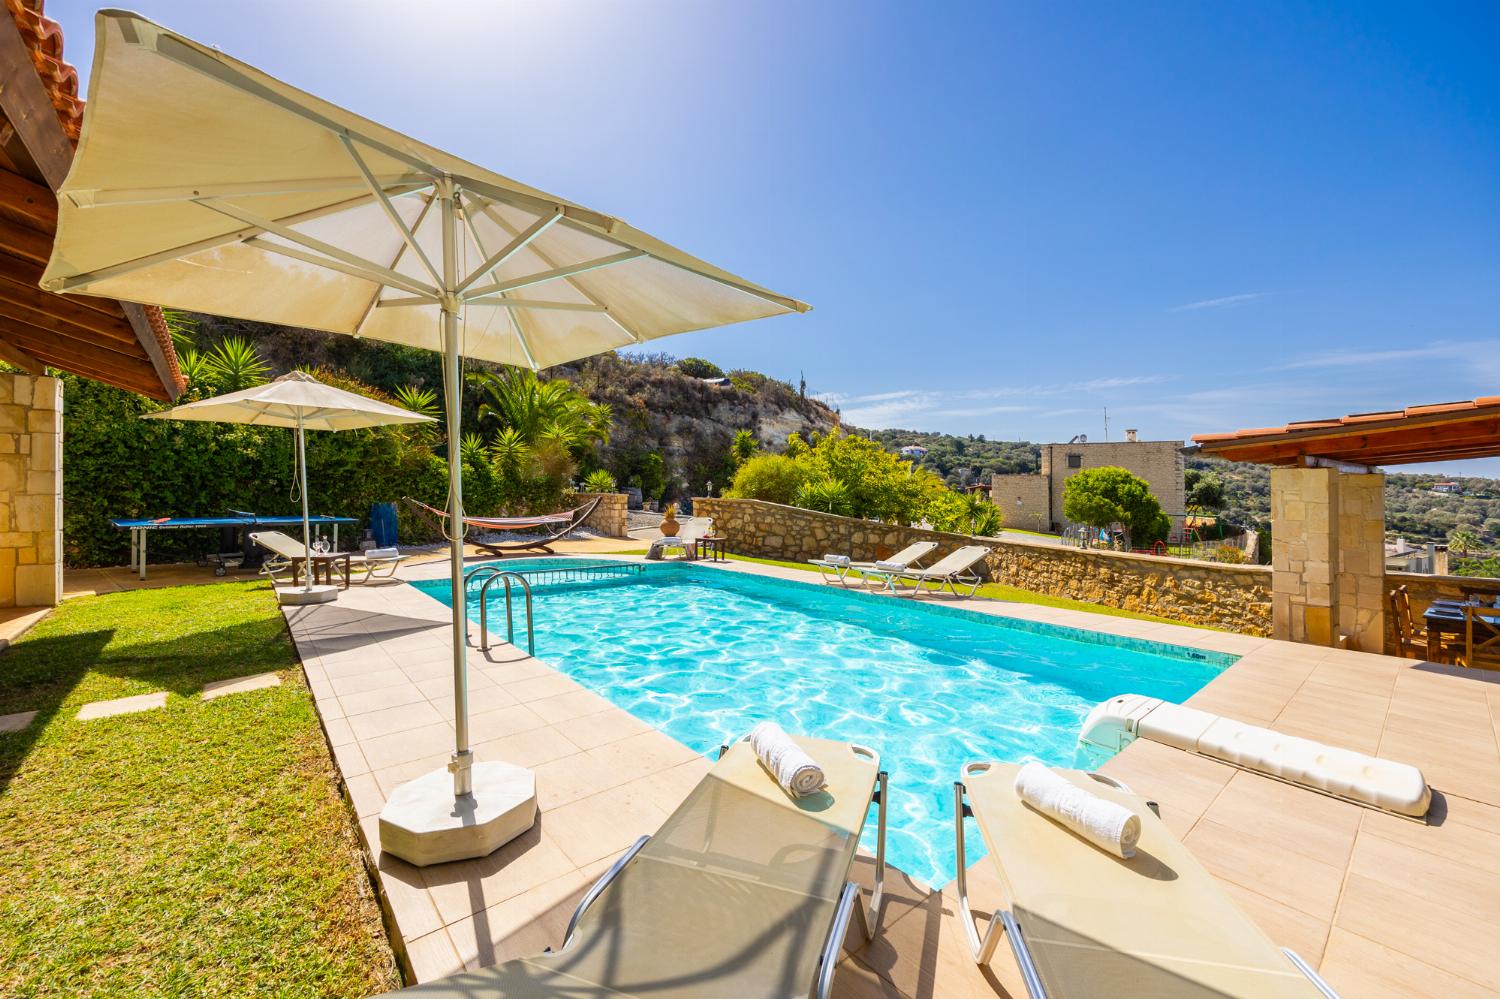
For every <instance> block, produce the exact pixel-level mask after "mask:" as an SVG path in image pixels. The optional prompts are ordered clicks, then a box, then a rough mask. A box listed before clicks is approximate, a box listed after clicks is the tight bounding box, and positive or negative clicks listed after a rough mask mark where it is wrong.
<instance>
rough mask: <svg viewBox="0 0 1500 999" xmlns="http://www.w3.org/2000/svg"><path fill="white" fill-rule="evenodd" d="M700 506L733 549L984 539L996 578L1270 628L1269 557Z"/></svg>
mask: <svg viewBox="0 0 1500 999" xmlns="http://www.w3.org/2000/svg"><path fill="white" fill-rule="evenodd" d="M698 504H702V506H699V505H698ZM693 509H694V512H695V513H697V514H699V515H701V516H708V517H712V518H713V519H714V529H715V530H716V531H717V532H718V533H720V534H723V535H724V536H726V537H727V538H728V548H729V550H730V551H731V552H734V553H737V554H741V555H753V556H756V557H759V558H774V559H782V560H786V561H793V562H801V561H805V560H806V559H810V558H817V557H819V556H820V555H823V554H825V553H826V554H834V555H843V554H847V555H849V556H851V557H853V558H854V559H856V560H865V561H868V560H871V559H875V558H881V557H884V556H886V555H889V554H890V553H891V552H894V551H897V550H899V549H901V548H904V547H906V546H907V545H908V544H910V543H912V542H913V541H924V540H930V541H936V542H937V543H938V549H937V551H936V552H934V553H933V556H932V559H931V560H929V562H928V564H929V565H930V564H931V563H932V561H935V560H936V559H938V558H941V557H942V556H943V555H945V554H947V553H948V552H950V551H952V550H954V549H955V548H959V547H961V546H963V545H968V544H983V545H988V546H989V547H991V548H993V549H994V551H993V552H992V553H991V554H990V556H989V557H988V558H987V559H986V562H985V564H984V565H983V568H982V571H981V574H982V575H985V576H986V577H987V578H989V579H991V580H993V581H994V582H997V583H1004V584H1007V585H1010V586H1017V587H1020V588H1022V589H1025V590H1030V591H1032V592H1035V593H1043V594H1047V595H1050V596H1058V597H1068V598H1071V599H1074V600H1085V601H1088V602H1090V603H1096V604H1100V605H1103V606H1108V607H1119V608H1122V609H1124V610H1131V611H1139V612H1141V613H1145V614H1154V615H1157V616H1159V617H1165V618H1170V619H1172V620H1176V621H1184V622H1187V623H1191V624H1204V625H1210V626H1213V627H1218V628H1225V629H1228V630H1231V631H1238V632H1242V633H1244V634H1248V635H1261V636H1265V635H1269V634H1270V632H1271V570H1270V568H1269V567H1267V566H1255V565H1221V564H1218V563H1215V562H1195V561H1190V560H1187V559H1175V558H1156V557H1153V556H1149V555H1131V554H1128V553H1124V552H1106V551H1084V550H1081V549H1077V548H1065V547H1062V546H1059V545H1049V544H1042V543H1039V542H1038V543H1031V542H1023V541H1002V540H1000V539H997V538H971V537H967V536H965V535H962V534H948V533H945V532H942V531H925V530H922V529H921V528H916V527H901V526H899V525H894V524H882V523H880V522H878V521H872V520H858V519H854V518H851V517H836V516H834V515H832V514H826V513H818V512H816V511H813V510H803V509H800V508H798V507H791V506H782V505H780V504H777V503H766V502H762V501H760V500H744V499H723V498H719V499H694V500H693Z"/></svg>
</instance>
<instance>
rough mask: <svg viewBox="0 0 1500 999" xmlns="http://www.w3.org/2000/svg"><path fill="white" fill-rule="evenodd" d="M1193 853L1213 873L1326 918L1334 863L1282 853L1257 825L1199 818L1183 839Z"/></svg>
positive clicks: (1335, 878) (1334, 888)
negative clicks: (1240, 824)
mask: <svg viewBox="0 0 1500 999" xmlns="http://www.w3.org/2000/svg"><path fill="white" fill-rule="evenodd" d="M1183 842H1184V843H1186V844H1187V846H1188V849H1190V850H1192V851H1193V855H1194V856H1196V857H1197V858H1198V860H1199V861H1200V862H1201V863H1202V864H1203V866H1204V867H1206V868H1208V869H1209V870H1210V871H1211V872H1213V873H1214V874H1215V875H1217V876H1218V877H1220V878H1222V879H1224V880H1226V881H1231V882H1233V883H1235V884H1238V885H1240V886H1241V887H1243V888H1248V889H1250V890H1251V891H1254V892H1258V893H1260V894H1261V895H1265V896H1268V897H1270V898H1274V899H1277V900H1278V901H1280V902H1282V903H1284V904H1286V905H1288V906H1291V907H1292V908H1294V909H1297V910H1298V911H1300V912H1303V913H1306V914H1307V915H1309V916H1312V917H1313V918H1315V919H1318V920H1321V921H1323V922H1328V921H1331V920H1332V918H1333V910H1334V906H1335V905H1336V904H1337V902H1338V898H1339V887H1340V885H1341V884H1342V882H1343V877H1344V868H1343V865H1339V866H1337V867H1335V866H1333V865H1330V864H1324V863H1320V862H1318V861H1315V860H1311V859H1309V858H1307V857H1303V856H1300V855H1298V854H1295V853H1288V852H1286V851H1285V849H1284V844H1283V843H1281V842H1280V841H1279V840H1277V839H1275V838H1273V837H1271V836H1269V835H1262V833H1261V830H1260V829H1258V828H1254V827H1252V828H1249V829H1246V828H1243V827H1234V826H1226V825H1220V824H1219V823H1216V822H1212V821H1210V820H1209V819H1207V818H1203V819H1200V820H1199V821H1198V823H1197V824H1196V825H1195V826H1193V831H1192V832H1190V833H1188V835H1187V836H1186V837H1185V838H1184V839H1183Z"/></svg>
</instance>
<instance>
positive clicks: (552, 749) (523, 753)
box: [474, 726, 579, 767]
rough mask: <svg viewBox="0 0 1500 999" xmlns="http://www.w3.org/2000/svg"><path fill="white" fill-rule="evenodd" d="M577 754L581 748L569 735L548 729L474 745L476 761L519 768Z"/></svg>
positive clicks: (537, 729) (543, 728)
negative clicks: (498, 763) (495, 762)
mask: <svg viewBox="0 0 1500 999" xmlns="http://www.w3.org/2000/svg"><path fill="white" fill-rule="evenodd" d="M578 752H579V748H578V746H577V745H576V744H574V743H573V742H572V741H571V740H570V739H569V738H568V737H567V736H565V735H563V734H562V733H561V732H559V731H558V730H557V729H555V728H549V727H546V726H543V727H540V728H533V729H530V730H528V731H525V732H516V733H513V734H511V735H506V736H502V737H500V738H498V739H490V740H489V741H487V742H481V743H478V744H476V745H475V746H474V756H475V758H476V759H480V760H498V761H503V762H505V763H513V764H515V765H516V766H518V767H535V766H539V765H540V764H543V763H550V762H552V761H553V760H559V759H562V758H563V757H565V756H573V755H575V754H577V753H578Z"/></svg>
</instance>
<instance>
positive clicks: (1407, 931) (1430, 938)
mask: <svg viewBox="0 0 1500 999" xmlns="http://www.w3.org/2000/svg"><path fill="white" fill-rule="evenodd" d="M1340 930H1343V931H1347V932H1349V933H1353V934H1357V935H1359V936H1361V937H1364V938H1365V939H1367V940H1370V941H1373V942H1375V943H1377V944H1380V945H1382V946H1384V947H1386V948H1388V949H1390V950H1393V951H1398V952H1400V953H1401V954H1408V955H1411V956H1413V957H1416V958H1418V959H1419V960H1420V961H1423V962H1426V963H1428V964H1432V965H1435V966H1436V967H1439V968H1442V969H1443V970H1445V971H1446V972H1448V973H1449V974H1452V975H1457V976H1458V977H1460V978H1466V979H1468V980H1470V981H1473V982H1477V983H1478V984H1480V985H1482V986H1484V987H1485V988H1487V989H1489V990H1491V992H1492V993H1494V992H1500V967H1497V966H1496V964H1495V961H1494V960H1493V956H1492V953H1493V949H1494V939H1495V938H1494V933H1493V924H1490V925H1486V924H1484V923H1482V922H1479V921H1477V920H1475V919H1473V918H1472V917H1471V916H1469V915H1468V914H1467V913H1465V912H1464V911H1463V910H1462V909H1460V908H1458V907H1456V906H1454V905H1451V904H1444V903H1440V902H1434V901H1432V900H1430V899H1428V898H1425V897H1422V896H1419V895H1413V894H1412V893H1411V892H1410V891H1407V890H1405V889H1403V888H1398V887H1393V886H1391V885H1389V884H1386V883H1384V882H1382V881H1378V880H1376V879H1374V878H1371V877H1367V876H1365V875H1363V874H1355V873H1352V872H1351V873H1350V875H1349V878H1348V881H1347V883H1346V884H1345V886H1344V895H1343V899H1342V901H1341V902H1340V904H1339V913H1338V918H1337V919H1336V920H1335V921H1334V933H1335V934H1337V933H1338V932H1339V931H1340ZM1331 949H1332V943H1330V950H1331ZM1393 963H1397V964H1399V962H1393ZM1328 967H1329V971H1330V974H1332V973H1333V967H1332V966H1331V965H1329V966H1328ZM1330 981H1336V979H1330ZM1432 994H1433V993H1428V995H1432Z"/></svg>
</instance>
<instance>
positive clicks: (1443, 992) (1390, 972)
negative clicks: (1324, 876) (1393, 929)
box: [1318, 928, 1495, 999]
mask: <svg viewBox="0 0 1500 999" xmlns="http://www.w3.org/2000/svg"><path fill="white" fill-rule="evenodd" d="M1318 973H1319V974H1320V975H1322V976H1323V978H1324V979H1325V980H1326V981H1327V982H1328V984H1329V985H1331V986H1333V988H1334V989H1335V990H1337V992H1338V993H1339V995H1340V996H1341V997H1342V999H1431V997H1432V996H1443V997H1444V999H1481V997H1487V999H1488V997H1493V996H1494V994H1495V993H1494V992H1493V991H1491V990H1489V989H1486V988H1484V987H1483V986H1481V985H1479V984H1478V983H1476V982H1471V981H1469V980H1468V979H1465V978H1459V977H1458V976H1456V975H1453V974H1451V973H1450V972H1449V971H1447V970H1445V969H1443V968H1439V967H1436V966H1434V965H1431V964H1427V963H1425V962H1423V961H1420V960H1418V959H1416V958H1414V957H1412V956H1411V955H1410V954H1403V953H1401V952H1400V951H1396V950H1392V949H1390V948H1389V947H1386V946H1384V945H1382V944H1378V943H1376V942H1375V941H1373V940H1367V939H1365V938H1364V937H1362V936H1358V935H1356V934H1354V933H1349V932H1348V931H1346V930H1342V929H1337V928H1336V929H1334V931H1333V933H1332V934H1331V935H1330V936H1329V938H1328V949H1327V952H1326V954H1325V955H1324V957H1323V963H1322V965H1321V966H1320V967H1319V969H1318Z"/></svg>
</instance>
